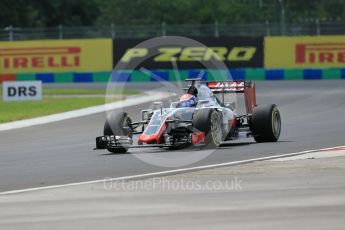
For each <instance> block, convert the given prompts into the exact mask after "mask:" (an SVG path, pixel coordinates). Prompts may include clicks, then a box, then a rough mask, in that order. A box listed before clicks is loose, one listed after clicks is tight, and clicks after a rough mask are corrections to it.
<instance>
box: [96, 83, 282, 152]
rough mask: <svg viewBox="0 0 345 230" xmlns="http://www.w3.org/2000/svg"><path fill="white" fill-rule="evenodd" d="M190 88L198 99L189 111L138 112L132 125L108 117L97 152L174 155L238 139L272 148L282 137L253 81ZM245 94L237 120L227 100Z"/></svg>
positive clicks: (124, 118)
mask: <svg viewBox="0 0 345 230" xmlns="http://www.w3.org/2000/svg"><path fill="white" fill-rule="evenodd" d="M187 81H189V82H191V84H190V86H189V88H187V93H188V94H191V95H194V96H195V97H196V98H197V103H196V105H195V106H193V107H180V106H179V102H172V103H171V104H170V107H169V108H164V107H163V102H155V105H156V106H155V108H154V109H148V110H142V111H141V120H140V121H136V122H133V121H132V119H131V118H130V117H129V116H128V114H127V113H126V112H120V113H115V112H113V113H110V115H109V116H108V118H107V120H106V122H105V125H104V133H103V134H104V135H103V136H100V137H97V138H96V148H95V149H107V150H108V151H110V152H113V153H125V152H127V151H128V149H130V148H144V147H159V148H162V147H163V148H167V149H176V148H181V147H186V146H189V145H195V146H203V147H208V148H216V147H218V146H220V145H222V144H224V143H227V142H229V141H233V140H236V139H239V138H245V137H254V139H255V141H256V142H275V141H277V140H278V139H279V136H280V131H281V118H280V113H279V110H278V108H277V106H276V105H274V104H269V105H257V104H256V94H255V84H254V83H253V82H251V81H231V82H230V81H219V82H202V81H201V80H200V79H187ZM232 93H237V94H243V95H244V104H245V112H244V113H243V114H236V113H235V110H234V105H233V102H227V101H225V98H226V97H225V96H226V95H227V94H232Z"/></svg>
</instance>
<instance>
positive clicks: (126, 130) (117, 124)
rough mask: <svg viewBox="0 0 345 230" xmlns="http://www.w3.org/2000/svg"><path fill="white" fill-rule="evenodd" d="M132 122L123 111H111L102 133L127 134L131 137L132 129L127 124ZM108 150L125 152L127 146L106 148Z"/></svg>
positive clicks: (109, 134)
mask: <svg viewBox="0 0 345 230" xmlns="http://www.w3.org/2000/svg"><path fill="white" fill-rule="evenodd" d="M131 123H132V120H131V119H130V117H129V116H128V115H127V113H125V112H119V113H116V112H111V113H110V114H109V116H108V118H107V120H106V121H105V124H104V129H103V134H104V135H105V136H111V135H114V136H128V137H130V138H132V136H133V134H132V130H131V128H130V126H129V124H131ZM107 149H108V151H109V152H112V153H126V152H127V150H128V149H127V148H125V147H122V146H119V147H116V148H107Z"/></svg>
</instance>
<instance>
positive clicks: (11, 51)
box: [0, 46, 81, 70]
mask: <svg viewBox="0 0 345 230" xmlns="http://www.w3.org/2000/svg"><path fill="white" fill-rule="evenodd" d="M80 53H81V48H80V47H77V46H66V47H36V48H0V60H1V69H3V70H9V69H47V68H59V67H64V68H66V67H79V66H80Z"/></svg>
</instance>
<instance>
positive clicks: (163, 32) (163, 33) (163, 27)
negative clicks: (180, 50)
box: [162, 22, 166, 37]
mask: <svg viewBox="0 0 345 230" xmlns="http://www.w3.org/2000/svg"><path fill="white" fill-rule="evenodd" d="M165 26H166V25H165V22H162V36H163V37H165V36H166V28H165Z"/></svg>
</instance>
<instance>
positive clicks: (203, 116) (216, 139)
mask: <svg viewBox="0 0 345 230" xmlns="http://www.w3.org/2000/svg"><path fill="white" fill-rule="evenodd" d="M193 128H194V129H196V131H200V132H204V133H205V144H206V147H209V148H215V147H218V146H219V145H220V144H221V142H222V139H223V135H222V129H221V117H220V114H219V113H218V112H217V110H215V109H199V110H196V111H195V113H194V115H193Z"/></svg>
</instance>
